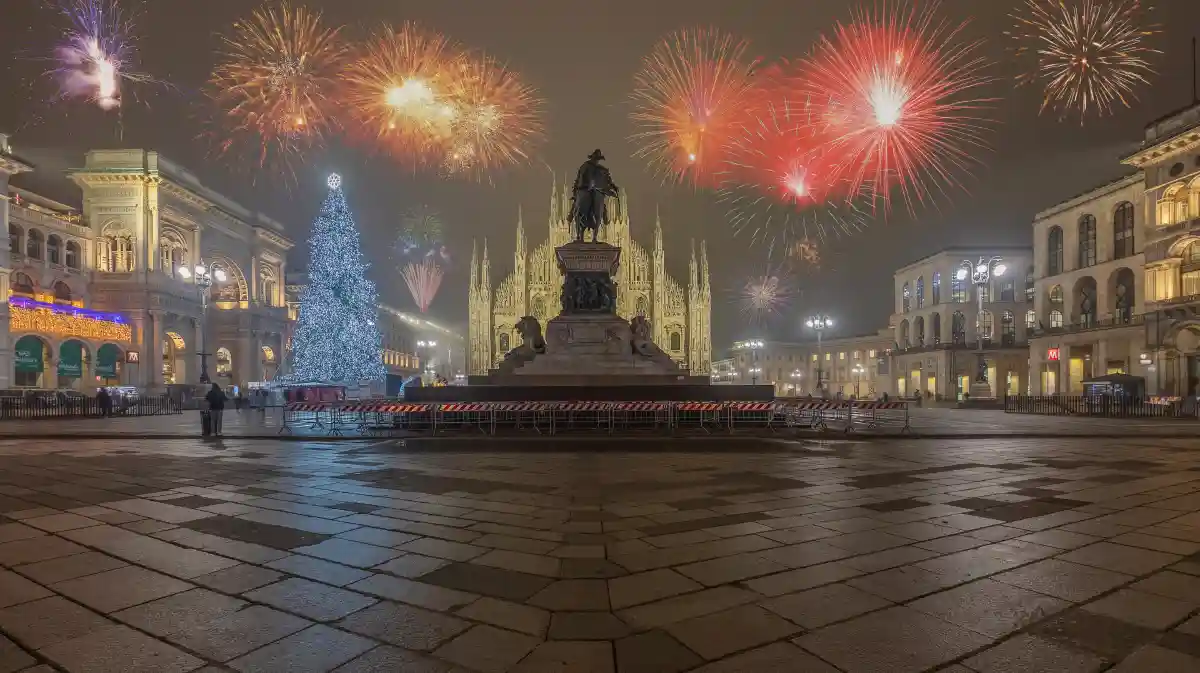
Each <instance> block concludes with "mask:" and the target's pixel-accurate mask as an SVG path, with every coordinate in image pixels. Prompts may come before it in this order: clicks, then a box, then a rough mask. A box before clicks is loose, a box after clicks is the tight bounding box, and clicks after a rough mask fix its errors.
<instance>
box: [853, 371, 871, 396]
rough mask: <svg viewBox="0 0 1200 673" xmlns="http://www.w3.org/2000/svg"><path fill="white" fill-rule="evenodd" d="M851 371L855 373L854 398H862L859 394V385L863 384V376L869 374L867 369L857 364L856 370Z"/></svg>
mask: <svg viewBox="0 0 1200 673" xmlns="http://www.w3.org/2000/svg"><path fill="white" fill-rule="evenodd" d="M851 371H853V372H854V397H855V398H858V397H861V395H860V393H859V384H861V383H862V377H863V374H866V373H867V368H866V367H863V366H862V365H861V364H857V365H854V369H853V370H851Z"/></svg>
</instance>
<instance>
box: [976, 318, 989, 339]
mask: <svg viewBox="0 0 1200 673" xmlns="http://www.w3.org/2000/svg"><path fill="white" fill-rule="evenodd" d="M976 327H978V328H979V337H980V338H981V339H983V340H984V341H991V340H992V327H993V325H992V312H991V311H986V310H985V311H980V312H979V320H978V323H977V325H976Z"/></svg>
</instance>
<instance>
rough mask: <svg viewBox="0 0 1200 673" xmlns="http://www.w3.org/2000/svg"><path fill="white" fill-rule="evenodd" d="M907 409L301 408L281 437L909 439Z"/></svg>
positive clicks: (834, 404)
mask: <svg viewBox="0 0 1200 673" xmlns="http://www.w3.org/2000/svg"><path fill="white" fill-rule="evenodd" d="M911 429H912V428H911V426H910V424H909V415H908V403H907V402H849V401H775V402H453V403H413V402H402V401H394V400H369V401H363V402H344V403H330V402H311V403H310V402H294V403H291V404H288V405H287V406H285V407H284V408H283V416H282V421H281V424H280V428H279V433H280V434H289V433H292V432H295V431H306V432H308V433H318V432H319V433H323V434H328V435H332V436H339V435H346V434H355V435H387V434H389V433H391V432H400V431H407V432H435V433H437V432H449V431H466V432H479V433H483V434H488V435H494V434H498V433H509V432H534V433H538V434H548V435H549V434H563V433H572V432H579V433H596V432H604V433H618V432H619V433H629V432H635V433H637V432H648V433H676V432H691V433H709V434H711V433H714V432H724V433H733V432H737V431H740V430H769V431H779V432H782V431H788V430H808V431H819V432H832V431H840V432H844V433H850V432H863V431H866V432H888V431H892V432H901V433H905V432H909V431H910V430H911Z"/></svg>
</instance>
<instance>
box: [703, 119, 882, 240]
mask: <svg viewBox="0 0 1200 673" xmlns="http://www.w3.org/2000/svg"><path fill="white" fill-rule="evenodd" d="M817 114H819V112H818V113H817ZM813 115H814V111H813V109H812V108H811V106H809V105H807V104H806V103H799V104H791V103H789V102H788V101H787V100H784V99H780V100H777V101H775V102H772V103H769V104H767V105H766V106H765V109H764V111H763V112H762V114H761V115H760V116H758V118H757V119H754V120H753V121H752V122H749V123H748V124H746V125H745V126H744V127H743V128H742V129H741V133H740V134H739V135H738V136H737V137H735V138H734V139H732V141H731V143H730V145H729V148H728V150H727V154H728V157H727V159H726V163H725V167H724V169H723V170H722V172H721V173H720V174H719V178H720V185H721V188H720V191H719V192H718V194H719V199H720V200H721V201H722V202H724V203H725V204H726V206H727V207H728V209H729V220H730V222H731V224H732V225H733V227H734V231H735V232H736V233H739V234H742V233H746V234H748V235H749V236H750V238H751V242H753V243H764V244H766V245H767V246H768V247H769V250H770V251H771V252H772V253H773V252H774V251H775V250H777V249H778V250H781V251H786V250H788V249H789V247H790V246H791V245H792V243H793V241H795V240H797V239H799V240H809V239H811V238H820V237H824V236H826V235H828V234H830V233H838V234H840V233H850V232H854V231H857V230H859V229H862V228H863V227H865V226H866V213H864V212H863V210H862V209H860V208H859V206H858V204H857V203H856V202H855V200H854V199H853V198H852V195H851V194H850V190H849V187H848V185H847V183H846V181H845V180H844V179H842V178H841V177H839V174H840V170H841V168H840V163H839V160H838V157H837V156H836V155H835V154H833V153H832V152H830V150H829V136H828V135H827V134H826V133H824V131H823V127H822V125H821V124H819V123H816V122H815V121H814V119H813Z"/></svg>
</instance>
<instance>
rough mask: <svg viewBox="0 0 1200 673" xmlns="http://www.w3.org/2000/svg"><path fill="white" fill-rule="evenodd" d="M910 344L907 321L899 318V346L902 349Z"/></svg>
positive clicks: (906, 348) (905, 348)
mask: <svg viewBox="0 0 1200 673" xmlns="http://www.w3.org/2000/svg"><path fill="white" fill-rule="evenodd" d="M910 345H911V344H910V343H909V338H908V321H907V320H901V321H900V348H901V349H902V350H908V348H909V346H910Z"/></svg>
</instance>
